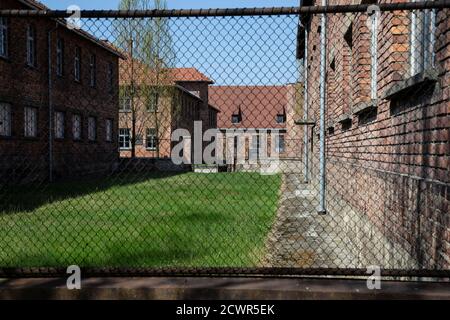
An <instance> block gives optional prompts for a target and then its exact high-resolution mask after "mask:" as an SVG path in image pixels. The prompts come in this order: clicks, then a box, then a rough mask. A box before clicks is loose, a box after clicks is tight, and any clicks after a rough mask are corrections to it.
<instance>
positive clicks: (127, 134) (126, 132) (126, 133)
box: [119, 128, 131, 150]
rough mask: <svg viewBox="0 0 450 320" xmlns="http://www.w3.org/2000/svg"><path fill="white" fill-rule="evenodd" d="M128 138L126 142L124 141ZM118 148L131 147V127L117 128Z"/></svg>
mask: <svg viewBox="0 0 450 320" xmlns="http://www.w3.org/2000/svg"><path fill="white" fill-rule="evenodd" d="M127 140H128V143H126V142H127ZM119 149H120V150H130V149H131V129H129V128H120V129H119Z"/></svg>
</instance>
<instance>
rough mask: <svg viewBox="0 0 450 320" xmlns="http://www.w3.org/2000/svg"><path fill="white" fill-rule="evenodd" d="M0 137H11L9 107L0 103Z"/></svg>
mask: <svg viewBox="0 0 450 320" xmlns="http://www.w3.org/2000/svg"><path fill="white" fill-rule="evenodd" d="M0 136H4V137H9V136H11V105H10V104H8V103H1V102H0Z"/></svg>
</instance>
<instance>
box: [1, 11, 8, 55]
mask: <svg viewBox="0 0 450 320" xmlns="http://www.w3.org/2000/svg"><path fill="white" fill-rule="evenodd" d="M0 57H3V58H8V18H6V17H0Z"/></svg>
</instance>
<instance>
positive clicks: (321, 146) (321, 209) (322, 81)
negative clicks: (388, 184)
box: [317, 0, 327, 214]
mask: <svg viewBox="0 0 450 320" xmlns="http://www.w3.org/2000/svg"><path fill="white" fill-rule="evenodd" d="M322 5H323V6H326V5H327V0H322ZM326 28H327V17H326V14H325V13H322V16H321V28H320V142H319V149H320V154H319V180H320V181H319V184H320V190H319V208H318V210H317V211H318V213H319V214H326V212H327V211H326V208H325V188H326V181H325V174H326V173H325V170H326V165H325V160H326V159H325V103H326V101H325V90H326V89H325V88H326V83H325V79H326V78H325V73H326V57H327V55H326V54H327V53H326V50H327V44H326V40H327V39H326Z"/></svg>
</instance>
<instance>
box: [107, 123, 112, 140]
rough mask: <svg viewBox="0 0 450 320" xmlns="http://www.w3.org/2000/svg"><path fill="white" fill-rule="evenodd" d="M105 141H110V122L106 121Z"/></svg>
mask: <svg viewBox="0 0 450 320" xmlns="http://www.w3.org/2000/svg"><path fill="white" fill-rule="evenodd" d="M106 141H112V120H110V119H108V120H106Z"/></svg>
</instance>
